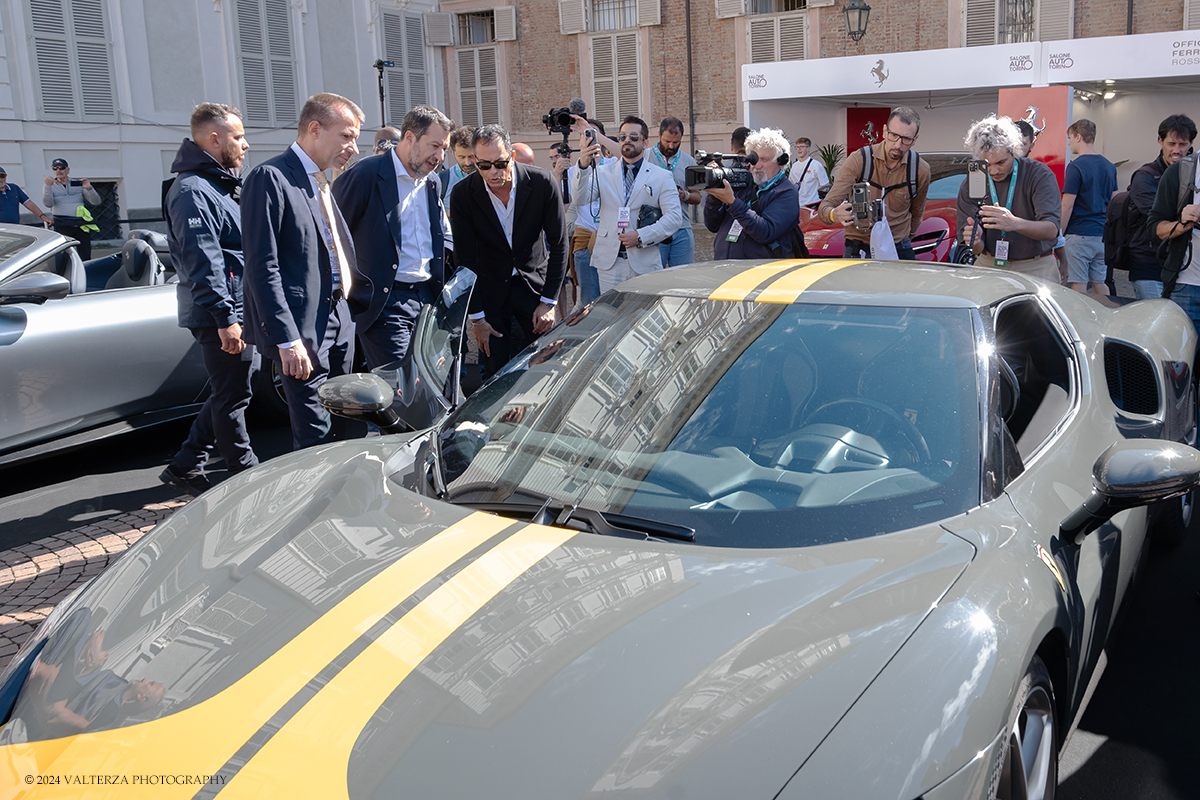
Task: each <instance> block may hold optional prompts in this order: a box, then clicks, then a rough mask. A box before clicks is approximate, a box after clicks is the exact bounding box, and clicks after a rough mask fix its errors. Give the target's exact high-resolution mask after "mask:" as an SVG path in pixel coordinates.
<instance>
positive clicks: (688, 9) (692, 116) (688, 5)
mask: <svg viewBox="0 0 1200 800" xmlns="http://www.w3.org/2000/svg"><path fill="white" fill-rule="evenodd" d="M1129 2H1130V3H1132V2H1133V0H1129ZM1130 13H1133V12H1132V11H1131V12H1130ZM683 15H684V16H685V17H686V18H687V71H688V131H690V132H691V137H692V150H691V152H692V153H695V152H696V104H695V97H694V95H693V93H692V0H684V1H683Z"/></svg>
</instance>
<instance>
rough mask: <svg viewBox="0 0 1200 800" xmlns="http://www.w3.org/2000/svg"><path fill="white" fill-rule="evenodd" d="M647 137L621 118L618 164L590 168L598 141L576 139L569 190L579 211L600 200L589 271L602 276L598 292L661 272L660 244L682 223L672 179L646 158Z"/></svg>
mask: <svg viewBox="0 0 1200 800" xmlns="http://www.w3.org/2000/svg"><path fill="white" fill-rule="evenodd" d="M649 138H650V128H649V126H648V125H646V123H645V121H644V120H642V119H640V118H638V117H633V116H630V117H625V119H624V120H623V121H622V122H621V131H620V133H618V134H617V144H618V146H619V147H620V150H621V158H620V160H619V161H613V162H611V163H609V164H604V165H602V166H600V167H599V168H598V169H593V168H592V165H593V163H594V161H595V159H596V157H597V156H598V155H599V153H600V146H601V138H600V137H599V136H592V137H589V136H588V134H587V131H585V132H584V133H583V134H581V135H580V142H579V170H578V172H576V174H575V178H574V180H573V185H572V187H571V188H572V189H573V190H574V193H575V202H576V203H577V204H579V206H581V207H582V206H585V205H587V204H588V203H591V202H592V201H593V200H595V199H597V198H599V200H600V215H599V220H598V221H597V223H596V244H595V246H594V247H593V249H592V266H594V267H595V268H596V270H597V272H598V273H599V275H600V291H601V292H606V291H608V290H609V289H612V288H613V287H615V286H616V285H618V284H620V283H622V282H624V281H627V280H629V279H630V278H632V277H634V276H635V275H641V274H644V273H647V272H652V271H654V270H656V269H662V258H661V256H660V255H659V251H658V244H659V242H663V241H666V240H667V239H668V238H670V236H671V235H672V234H674V233H675V231H677V230H678V229H679V226H680V225H681V224H683V212H682V211H681V210H680V205H679V194H678V193H677V192H676V189H675V180H674V178H672V177H671V173H669V172H667V171H666V170H665V169H663V168H662V167H659V166H655V165H654V164H651V163H650V162H648V161H646V159H645V158H644V151H645V149H646V145H647V144H648V143H649ZM605 141H611V140H605Z"/></svg>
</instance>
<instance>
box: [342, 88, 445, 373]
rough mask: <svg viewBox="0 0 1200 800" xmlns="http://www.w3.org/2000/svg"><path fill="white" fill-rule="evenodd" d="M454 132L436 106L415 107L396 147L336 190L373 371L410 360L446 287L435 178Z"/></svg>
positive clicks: (355, 305)
mask: <svg viewBox="0 0 1200 800" xmlns="http://www.w3.org/2000/svg"><path fill="white" fill-rule="evenodd" d="M453 129H454V123H452V122H451V121H450V120H449V118H447V117H446V115H445V114H443V113H442V112H441V111H438V110H437V109H436V108H434V107H433V106H416V107H415V108H413V109H412V110H411V111H409V112H408V113H407V114H406V115H405V116H404V121H403V122H402V123H401V124H400V143H399V144H398V145H396V146H395V147H394V148H392V150H391V151H390V152H387V153H383V154H382V155H378V156H371V157H370V158H365V159H363V160H362V161H360V162H358V163H357V164H355V165H354V169H351V170H348V171H347V172H346V173H345V174H344V175H342V176H341V177H340V178H338V179H337V182H336V183H335V184H334V186H333V195H334V197H335V198H337V202H338V207H339V208H340V209H341V211H342V214H343V215H344V216H345V219H346V224H347V225H348V226H349V228H350V234H351V235H352V236H353V237H354V250H355V253H356V254H357V259H358V260H357V262H356V263H355V270H354V286H353V288H352V289H351V290H350V313H351V314H353V316H354V324H355V326H356V328H357V330H358V337H359V342H360V344H361V345H362V349H363V355H365V356H366V359H367V365H368V366H369V367H371V368H372V369H374V368H375V367H378V366H380V365H382V364H387V363H389V362H391V361H397V360H399V359H401V358H403V357H404V355H405V354H406V353H407V352H408V346H409V342H410V340H411V339H412V331H413V327H414V326H415V325H416V322H417V317H418V315H419V314H420V313H421V308H422V306H424V305H427V304H429V303H432V302H433V301H434V298H436V297H437V295H438V293H439V292H441V290H442V285H443V284H444V283H445V277H446V276H445V257H446V248H447V247H449V246H450V244H449V242H450V236H449V223H448V222H447V220H446V212H445V210H444V209H443V207H442V200H441V196H440V193H439V191H438V189H439V184H438V180H437V177H436V176H435V175H434V174H433V172H434V170H436V169H437V167H438V165H439V164H441V163H442V158H443V157H444V156H445V153H446V148H447V147H448V146H449V143H450V132H451V131H452V130H453Z"/></svg>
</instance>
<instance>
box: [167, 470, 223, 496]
mask: <svg viewBox="0 0 1200 800" xmlns="http://www.w3.org/2000/svg"><path fill="white" fill-rule="evenodd" d="M158 479H159V480H160V481H162V482H163V483H165V484H166V485H167V486H171V487H174V488H176V489H178V490H180V491H181V492H187V493H188V494H190V495H191V496H192V497H199V496H200V495H202V494H204V493H205V492H207V491H208V490H209V489H211V488H212V483H211V482H210V481H209V480H208V478H207V477H206V476H205V474H204V473H203V472H197V473H195V474H194V475H188V474H187V473H185V472H183V471H182V470H181V469H179V467H177V466H175V464H174V463H171V464H168V465H167V468H166V469H164V470H163V471H162V474H161V475H159V476H158Z"/></svg>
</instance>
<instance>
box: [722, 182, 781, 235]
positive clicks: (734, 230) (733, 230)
mask: <svg viewBox="0 0 1200 800" xmlns="http://www.w3.org/2000/svg"><path fill="white" fill-rule="evenodd" d="M786 177H787V175H786V174H785V173H783V172H780V173H779V174H778V175H776V176H775V177H774V178H771V180H769V181H767V182H766V183H765V184H763V185H762V186H760V187H758V190H757V191H755V193H754V200H753V201H751V203H750V209H751V210H752V211H754V213H756V214H757V213H758V198H759V197H761V196H762V193H763V192H766V191H770V189H771V187H773V186H774V185H775V184H777V183H779V181H780V180H782V179H783V178H786ZM726 213H728V212H726ZM741 235H742V223H740V222H738V221H737V220H736V219H735V220H734V221H733V224H732V225H730V226H729V233H727V234H725V241H727V242H736V241H737V240H738V237H740V236H741Z"/></svg>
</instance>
